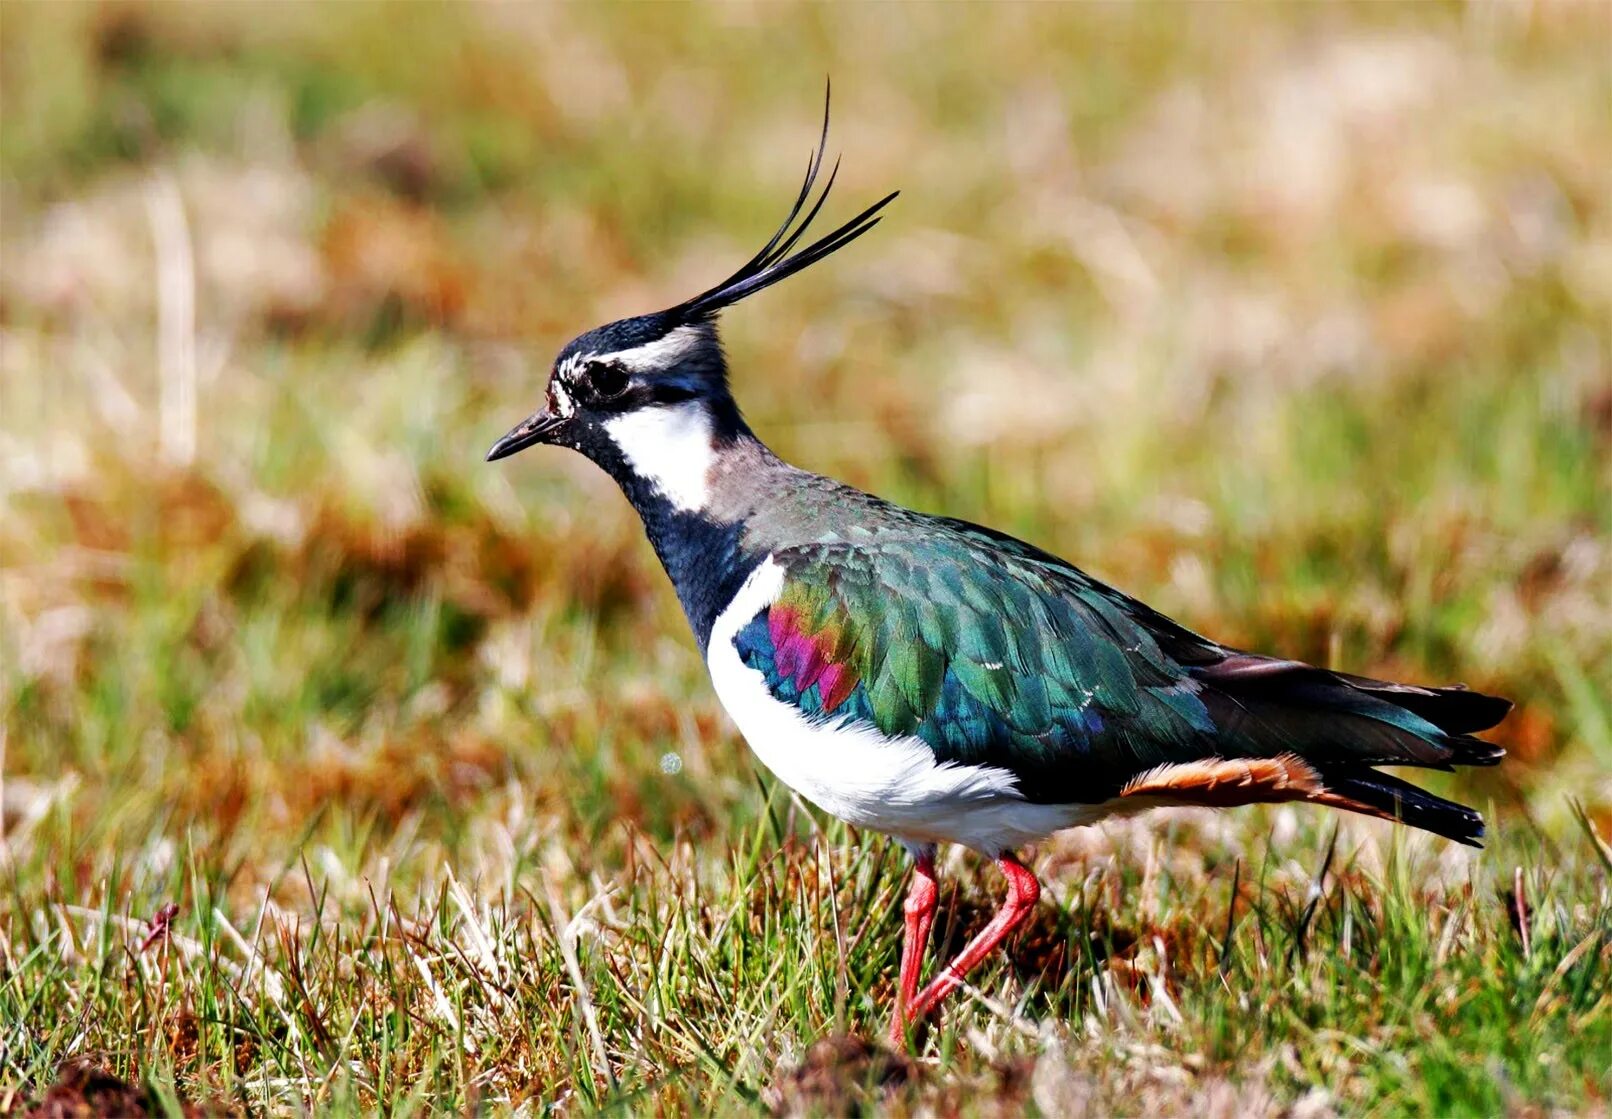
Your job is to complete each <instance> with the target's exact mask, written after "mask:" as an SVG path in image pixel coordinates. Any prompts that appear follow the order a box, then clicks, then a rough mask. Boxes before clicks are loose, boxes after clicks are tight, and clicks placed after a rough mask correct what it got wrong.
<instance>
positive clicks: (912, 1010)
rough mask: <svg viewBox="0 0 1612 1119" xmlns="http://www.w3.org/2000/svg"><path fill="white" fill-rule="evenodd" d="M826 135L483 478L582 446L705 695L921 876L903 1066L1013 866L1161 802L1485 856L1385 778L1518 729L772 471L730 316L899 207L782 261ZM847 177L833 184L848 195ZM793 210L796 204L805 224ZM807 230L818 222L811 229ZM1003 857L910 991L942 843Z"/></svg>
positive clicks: (1467, 706) (1451, 809) (1399, 783)
mask: <svg viewBox="0 0 1612 1119" xmlns="http://www.w3.org/2000/svg"><path fill="white" fill-rule="evenodd" d="M827 139H828V113H827V108H826V106H825V110H824V119H823V136H822V139H821V140H820V141H819V143H818V146H817V149H816V152H815V154H814V155H813V156H812V158H811V160H810V161H809V162H808V166H807V172H806V179H805V182H804V184H803V185H802V186H801V189H800V193H799V195H798V196H797V197H796V199H795V203H794V206H793V207H791V209H790V211H789V216H788V218H787V219H785V221H784V223H783V225H781V226H780V227H779V228H778V231H777V232H776V233H774V234H773V236H772V238H771V239H770V240H769V241H768V242H767V243H766V244H765V245H764V246H763V247H762V248H761V251H759V252H758V253H756V254H755V256H753V257H751V258H750V259H749V260H748V261H746V262H745V263H744V265H743V266H742V267H740V268H739V270H738V271H736V272H734V273H733V275H731V276H729V277H728V278H727V279H725V280H723V281H722V282H721V283H719V284H717V285H716V286H715V287H713V288H711V289H709V290H708V291H705V292H702V293H700V294H699V295H696V296H694V297H693V298H692V299H689V300H687V301H685V302H683V303H680V304H678V305H677V306H675V307H672V308H670V309H668V310H665V311H661V312H659V313H657V314H649V315H642V316H640V317H637V318H631V319H623V320H622V321H620V322H614V323H610V324H609V325H607V326H601V327H598V328H597V329H594V330H590V331H588V332H587V333H586V334H583V335H580V336H579V337H577V338H576V339H574V340H573V341H571V342H570V343H569V344H568V345H566V347H565V348H564V349H563V350H561V351H560V354H559V357H558V358H557V359H556V360H555V362H554V366H553V369H552V371H551V373H550V375H549V380H548V389H547V395H546V398H545V400H544V402H543V406H542V407H541V408H539V409H538V410H537V411H536V412H534V413H533V414H532V415H530V416H528V417H527V418H526V419H524V420H522V421H521V422H520V423H519V424H518V425H517V426H516V427H515V428H514V429H513V430H512V431H510V432H509V433H508V434H507V435H505V436H504V437H503V438H502V439H500V440H498V442H497V443H495V444H494V445H493V447H492V450H491V451H489V452H488V454H487V458H488V459H489V460H493V459H500V458H503V457H505V456H506V455H512V454H514V453H515V452H516V451H519V450H522V449H523V448H526V447H530V446H533V445H534V444H539V443H547V444H552V445H556V446H562V447H569V448H571V449H572V450H575V451H579V452H581V453H582V454H584V455H586V456H587V457H588V458H590V459H592V460H593V461H594V462H595V463H597V464H598V465H599V466H600V467H602V468H603V469H604V470H605V471H606V472H608V473H609V474H610V476H611V477H612V478H614V479H615V480H616V482H617V483H618V484H619V485H620V486H621V489H622V492H623V493H624V494H625V495H626V497H627V500H628V501H630V502H631V503H632V505H633V508H634V509H636V510H637V512H638V515H639V516H640V517H641V518H642V519H643V523H644V528H645V530H646V532H647V533H648V535H649V541H650V543H651V544H652V545H653V546H654V549H655V553H656V555H657V556H659V557H660V561H661V564H662V565H663V566H664V567H665V569H666V573H667V575H669V576H670V577H671V581H672V585H673V586H674V587H675V588H676V590H677V596H678V598H679V600H680V601H681V602H682V606H683V610H684V613H685V614H686V615H687V617H688V621H689V625H690V627H691V628H692V629H693V631H694V639H695V641H696V642H698V644H699V647H700V651H701V652H702V653H703V654H704V656H705V660H706V664H707V666H708V667H709V669H710V673H711V681H712V683H713V685H714V686H715V688H716V693H717V696H718V698H719V699H720V700H721V702H722V705H723V707H725V708H726V709H727V712H728V714H729V715H730V716H731V717H732V719H733V721H734V723H735V724H737V726H738V728H739V730H740V732H741V733H742V734H743V735H744V737H745V739H746V741H748V742H749V744H750V746H751V748H752V749H753V750H754V751H755V753H756V755H757V756H758V757H759V758H760V759H761V761H762V763H763V764H764V765H766V767H767V768H768V769H770V770H771V771H772V772H773V773H774V774H776V775H777V777H778V778H779V779H780V780H782V781H783V782H784V783H785V784H787V785H788V786H789V787H790V788H792V789H794V790H795V791H796V792H798V793H799V794H800V795H801V796H803V797H805V798H806V799H807V800H809V801H811V802H812V803H813V804H815V805H817V806H818V807H819V808H821V809H823V810H824V811H826V812H829V813H832V814H833V815H835V816H838V817H840V818H841V819H843V820H846V821H848V822H850V823H852V824H854V825H856V826H858V827H861V828H870V829H873V830H875V831H881V832H885V833H888V834H889V835H892V836H894V837H895V838H896V839H898V840H899V841H900V842H901V843H902V844H904V845H905V846H906V848H907V849H908V850H909V851H910V852H911V853H912V856H913V859H914V862H915V872H914V877H913V880H912V884H911V888H910V891H909V894H908V897H907V900H906V904H905V907H904V909H905V920H906V927H905V937H904V940H903V944H902V955H901V973H900V983H899V989H898V993H897V997H896V1005H895V1008H894V1014H893V1015H892V1021H891V1037H892V1041H893V1042H895V1043H897V1044H900V1043H901V1042H902V1041H903V1040H904V1036H905V1030H906V1027H907V1025H908V1024H909V1023H912V1022H915V1021H917V1020H918V1019H919V1018H921V1017H922V1016H924V1015H925V1014H927V1013H928V1012H929V1011H931V1010H932V1009H933V1008H934V1007H935V1005H936V1004H937V1003H939V1002H940V1000H941V999H943V998H944V997H945V996H946V995H947V994H948V993H949V992H951V991H953V990H955V989H956V988H957V987H958V986H960V985H961V983H962V982H963V977H964V976H965V975H967V974H968V972H969V971H970V970H971V969H972V968H974V967H975V966H977V965H978V964H979V963H980V962H981V961H982V960H984V959H985V958H986V957H987V956H988V955H989V954H990V953H991V951H992V950H993V949H994V948H996V946H997V945H998V944H1000V943H1001V942H1002V940H1003V938H1005V937H1007V936H1008V935H1009V934H1010V933H1011V932H1013V930H1014V929H1015V928H1017V927H1018V926H1019V925H1020V923H1022V922H1023V921H1024V919H1025V917H1026V916H1027V915H1028V914H1029V913H1030V912H1031V910H1032V908H1033V907H1034V906H1035V904H1036V899H1037V897H1038V896H1039V894H1040V887H1039V885H1038V884H1037V882H1036V878H1035V875H1034V874H1032V873H1031V872H1030V870H1029V869H1028V868H1027V867H1026V866H1025V865H1024V864H1023V863H1021V862H1020V861H1019V860H1018V858H1017V857H1016V856H1015V851H1016V850H1017V849H1018V848H1020V847H1021V846H1022V845H1024V844H1027V843H1030V842H1032V841H1034V840H1038V839H1041V838H1043V837H1045V836H1047V835H1050V834H1051V833H1053V832H1056V831H1059V830H1061V829H1063V828H1070V827H1077V826H1080V825H1083V824H1091V823H1095V822H1096V821H1098V820H1101V819H1104V818H1105V817H1109V816H1116V815H1126V814H1130V813H1134V812H1139V811H1142V810H1144V809H1147V808H1152V807H1155V806H1160V805H1209V806H1213V807H1217V808H1221V807H1230V806H1233V805H1240V804H1253V803H1268V802H1274V801H1307V802H1310V803H1313V804H1324V805H1330V806H1331V807H1334V808H1342V809H1347V810H1349V811H1352V812H1359V813H1364V814H1365V815H1368V816H1376V817H1379V818H1382V819H1387V820H1398V821H1401V822H1403V823H1406V824H1409V825H1411V826H1412V827H1416V828H1421V829H1423V830H1426V831H1430V832H1434V833H1436V834H1438V835H1441V836H1446V837H1448V838H1450V839H1454V840H1456V841H1458V842H1461V843H1467V844H1472V845H1474V846H1476V845H1477V841H1478V839H1479V837H1480V836H1482V835H1483V820H1482V818H1481V817H1480V816H1479V815H1478V813H1477V812H1475V811H1473V810H1472V809H1470V808H1467V807H1465V806H1463V805H1460V804H1455V803H1452V802H1450V801H1447V800H1444V799H1442V798H1440V797H1437V796H1434V795H1432V794H1431V793H1428V792H1425V791H1424V790H1422V789H1420V788H1417V787H1416V786H1414V785H1411V784H1408V783H1407V782H1405V781H1403V780H1401V779H1400V778H1398V777H1394V776H1390V775H1389V774H1386V773H1383V772H1381V771H1380V770H1379V769H1378V768H1377V767H1378V766H1418V767H1422V768H1426V769H1441V770H1449V769H1453V768H1454V767H1456V766H1466V765H1494V764H1495V763H1496V762H1498V761H1499V760H1500V758H1501V756H1502V754H1503V751H1502V750H1501V749H1499V748H1498V747H1496V746H1494V745H1492V744H1491V743H1488V742H1484V741H1481V740H1479V739H1477V738H1474V737H1472V734H1473V732H1475V731H1481V730H1484V729H1486V728H1488V727H1492V726H1494V725H1495V724H1496V723H1498V722H1499V721H1500V720H1501V719H1502V718H1503V717H1504V716H1505V714H1506V712H1507V711H1508V710H1509V709H1510V706H1511V705H1510V703H1508V702H1507V701H1506V700H1504V699H1499V698H1496V697H1494V696H1488V695H1481V694H1479V693H1477V692H1472V691H1468V690H1466V689H1465V688H1463V687H1459V686H1456V687H1419V686H1415V685H1410V684H1395V683H1389V682H1387V681H1383V680H1372V679H1367V678H1366V677H1362V676H1351V675H1347V674H1345V673H1342V672H1334V671H1330V670H1327V669H1323V668H1318V667H1315V666H1313V665H1309V664H1303V663H1300V662H1298V661H1293V660H1284V659H1281V658H1278V657H1270V656H1262V655H1259V654H1255V653H1246V652H1242V651H1239V650H1237V649H1232V648H1228V647H1226V646H1224V645H1221V644H1218V643H1217V642H1215V641H1212V640H1209V639H1208V638H1205V637H1200V636H1199V635H1198V634H1196V633H1193V632H1192V631H1191V630H1188V629H1185V628H1184V627H1182V626H1180V625H1178V624H1177V623H1175V622H1173V621H1171V620H1170V619H1169V618H1166V617H1164V616H1163V615H1162V614H1159V613H1158V612H1156V611H1154V610H1152V609H1150V608H1149V607H1147V606H1145V605H1143V604H1142V603H1141V602H1138V601H1137V600H1135V599H1133V598H1130V597H1129V596H1127V595H1125V594H1123V593H1121V592H1120V591H1117V590H1114V589H1113V588H1111V587H1108V586H1105V585H1104V584H1102V583H1100V582H1098V581H1097V580H1096V579H1093V578H1092V577H1091V576H1089V575H1087V574H1085V573H1084V572H1082V571H1080V570H1079V569H1078V568H1076V567H1074V566H1072V565H1071V564H1069V563H1066V562H1065V561H1063V560H1061V559H1059V558H1058V557H1057V556H1054V555H1051V554H1049V553H1047V552H1044V551H1042V550H1041V549H1039V548H1037V547H1035V546H1034V545H1031V544H1027V543H1025V542H1023V541H1021V540H1016V539H1014V538H1013V537H1011V536H1008V535H1005V534H1003V533H1000V532H996V531H993V530H992V529H988V528H982V527H980V526H979V525H975V524H970V523H968V522H966V521H960V520H954V519H952V518H949V517H940V516H934V515H932V514H927V513H917V512H914V511H912V510H910V509H904V508H902V507H900V506H898V505H892V504H891V503H890V502H887V501H883V500H881V499H880V498H877V497H874V496H872V495H871V494H867V493H863V492H862V491H861V490H857V489H854V488H852V487H851V486H847V485H844V484H842V483H840V482H836V481H834V480H832V479H830V478H825V477H823V476H822V475H819V474H813V473H811V472H810V471H808V470H803V469H801V468H800V467H797V466H791V465H790V464H789V463H786V462H784V461H783V460H782V459H780V458H779V457H778V456H777V455H775V454H773V453H772V451H770V450H768V449H767V447H766V445H765V444H764V443H762V442H761V440H760V439H758V438H757V437H756V435H755V433H754V432H752V431H751V430H750V427H749V426H748V425H747V424H746V423H745V421H744V418H743V416H742V415H741V414H740V411H739V406H738V404H737V403H735V401H734V399H733V395H732V393H731V391H730V389H729V386H728V364H727V361H726V359H725V357H724V355H723V351H722V346H721V343H720V342H719V340H718V337H717V317H718V315H719V314H720V313H721V312H722V311H724V310H726V309H727V308H729V307H731V306H732V305H733V304H735V303H737V302H739V301H740V300H742V299H744V298H746V297H748V296H751V295H754V294H755V293H756V292H758V291H761V290H762V289H764V288H768V287H771V286H772V285H773V284H776V283H777V282H778V281H780V280H782V279H784V278H786V277H788V276H791V275H794V274H795V273H796V272H799V271H800V270H801V269H803V268H806V267H808V266H809V265H811V264H813V263H815V262H817V261H819V260H821V259H823V258H824V257H826V256H828V255H829V254H830V253H833V252H835V251H836V250H838V249H840V248H842V247H844V246H845V245H847V244H849V243H850V242H851V241H853V240H855V239H856V238H858V237H860V236H861V235H862V234H864V233H866V232H867V231H868V230H870V229H872V228H873V227H874V226H875V225H876V224H878V222H879V213H880V211H881V210H882V209H883V208H884V207H885V206H886V205H887V204H888V203H889V202H890V200H891V199H893V198H895V194H890V195H888V196H886V197H885V198H883V199H881V200H879V201H878V202H876V203H874V204H873V205H872V206H869V207H868V208H867V209H866V210H863V211H862V212H861V213H860V214H858V215H856V217H854V218H852V219H851V220H850V221H848V222H846V223H845V224H844V225H842V226H840V227H839V228H838V229H835V230H834V231H833V232H832V233H829V234H828V235H827V236H825V237H822V238H821V239H819V240H816V241H814V242H812V243H811V244H809V245H807V246H806V247H805V248H801V249H799V250H798V251H797V250H796V245H797V244H798V243H799V242H800V241H801V239H802V237H803V236H804V234H805V232H806V230H807V228H808V226H809V225H810V224H811V222H812V219H813V218H815V217H816V216H817V213H818V211H819V210H820V209H821V208H822V206H823V202H824V200H825V199H826V198H827V196H828V193H829V190H830V188H831V187H832V186H833V182H834V173H833V172H830V174H829V176H828V179H827V181H826V183H825V184H824V186H823V189H822V191H821V192H819V193H817V196H816V199H815V201H813V197H812V196H813V193H814V190H815V187H816V184H817V181H818V179H819V177H820V176H821V173H822V171H823V165H824V151H825V150H826V146H827ZM837 169H838V164H836V165H835V170H837ZM808 204H809V205H808ZM803 212H804V214H805V216H804V218H802V217H801V215H802V213H803ZM941 843H960V844H963V845H965V846H967V847H971V848H973V849H974V850H976V851H978V852H980V853H982V854H984V855H987V856H989V857H991V858H993V859H995V860H996V861H997V863H998V865H999V866H1000V867H1001V869H1002V871H1003V873H1004V874H1005V875H1006V877H1007V887H1008V889H1007V900H1006V902H1005V904H1004V905H1003V906H1002V908H1001V910H1000V911H999V912H998V913H997V914H996V916H995V917H994V918H993V919H992V920H991V922H990V923H989V924H988V925H987V926H986V927H985V928H984V929H983V930H982V931H981V932H980V933H979V934H978V935H977V936H976V937H974V938H973V939H972V940H971V941H970V942H969V943H968V944H967V946H965V947H964V948H963V950H962V952H961V953H960V954H959V955H958V956H957V958H956V959H955V960H953V961H952V962H951V963H950V964H949V965H947V966H946V967H945V968H944V969H942V970H941V971H940V972H939V973H938V974H937V975H935V976H934V977H933V978H932V979H931V980H930V981H929V983H928V984H927V985H926V986H924V987H923V988H922V989H921V990H920V989H919V986H918V983H919V972H920V970H921V967H922V962H923V957H924V954H925V951H926V947H927V943H928V937H929V928H930V924H931V922H932V921H933V919H934V916H935V910H936V907H937V903H938V897H939V892H938V889H937V884H936V878H935V853H936V847H937V845H938V844H941Z"/></svg>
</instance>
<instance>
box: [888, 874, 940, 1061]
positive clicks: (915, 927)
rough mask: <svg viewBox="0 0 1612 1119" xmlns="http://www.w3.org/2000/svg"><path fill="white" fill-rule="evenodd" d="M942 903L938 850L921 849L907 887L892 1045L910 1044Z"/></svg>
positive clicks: (892, 1026) (892, 1018)
mask: <svg viewBox="0 0 1612 1119" xmlns="http://www.w3.org/2000/svg"><path fill="white" fill-rule="evenodd" d="M939 905H940V886H939V884H938V883H936V881H935V853H934V852H933V851H920V852H919V853H918V855H917V858H916V861H915V863H914V865H913V870H912V885H911V886H910V887H908V889H907V902H906V904H905V905H904V906H903V907H902V909H903V911H904V912H905V913H906V918H907V931H906V935H905V936H904V937H903V938H902V940H901V989H900V990H899V991H897V992H896V1012H895V1014H894V1015H893V1016H892V1017H891V1019H890V1044H891V1045H893V1046H895V1047H897V1048H900V1047H902V1046H904V1045H905V1044H906V1030H907V1007H909V1006H911V1005H912V1000H913V997H914V996H915V995H916V994H917V992H918V973H919V972H921V971H922V970H923V966H924V953H925V952H926V951H927V950H928V948H929V926H930V925H932V924H934V923H935V910H936V909H937V908H938V907H939Z"/></svg>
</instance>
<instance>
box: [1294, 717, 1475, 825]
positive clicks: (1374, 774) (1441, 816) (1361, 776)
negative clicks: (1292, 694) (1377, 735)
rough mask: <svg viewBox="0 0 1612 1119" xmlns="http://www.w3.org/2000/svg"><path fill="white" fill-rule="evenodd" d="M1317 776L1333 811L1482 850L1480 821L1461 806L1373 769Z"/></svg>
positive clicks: (1327, 771)
mask: <svg viewBox="0 0 1612 1119" xmlns="http://www.w3.org/2000/svg"><path fill="white" fill-rule="evenodd" d="M1474 741H1476V740H1474ZM1484 745H1486V743H1485V744H1484ZM1320 773H1321V780H1322V782H1323V783H1324V785H1325V786H1326V790H1327V792H1328V793H1330V794H1333V795H1334V796H1335V797H1337V798H1338V799H1337V800H1329V801H1328V803H1332V804H1334V805H1335V806H1336V807H1339V808H1350V809H1352V810H1353V811H1356V812H1365V813H1366V814H1367V815H1373V816H1381V817H1383V818H1385V819H1391V820H1398V821H1399V822H1400V823H1403V824H1408V825H1410V826H1411V827H1413V828H1420V829H1421V830H1422V831H1430V832H1432V833H1433V834H1434V835H1442V836H1444V837H1445V838H1446V839H1453V840H1455V841H1456V842H1457V843H1465V844H1467V845H1468V846H1470V847H1481V846H1483V844H1482V843H1480V842H1479V840H1481V839H1482V838H1483V817H1482V816H1480V815H1479V814H1478V813H1477V812H1476V811H1474V810H1473V809H1471V808H1468V807H1467V806H1466V805H1464V804H1457V803H1455V802H1454V801H1450V800H1445V799H1444V798H1443V797H1439V796H1434V795H1433V794H1432V793H1430V792H1428V791H1427V790H1426V789H1419V788H1417V787H1416V786H1415V785H1412V784H1410V783H1409V782H1408V781H1401V780H1400V779H1399V778H1398V777H1394V776H1391V775H1389V774H1387V773H1379V772H1378V771H1377V770H1374V769H1350V770H1327V769H1322V770H1321V771H1320ZM1350 802H1353V803H1350ZM1356 805H1358V806H1359V807H1356Z"/></svg>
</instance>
